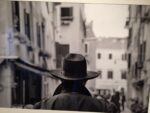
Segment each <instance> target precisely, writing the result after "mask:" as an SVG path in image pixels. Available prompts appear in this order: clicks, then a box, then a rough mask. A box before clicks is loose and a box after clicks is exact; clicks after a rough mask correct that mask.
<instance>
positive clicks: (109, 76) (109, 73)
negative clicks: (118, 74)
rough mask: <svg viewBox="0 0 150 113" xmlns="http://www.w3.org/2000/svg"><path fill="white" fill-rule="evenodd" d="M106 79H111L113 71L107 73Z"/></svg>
mask: <svg viewBox="0 0 150 113" xmlns="http://www.w3.org/2000/svg"><path fill="white" fill-rule="evenodd" d="M107 77H108V79H113V71H108V75H107Z"/></svg>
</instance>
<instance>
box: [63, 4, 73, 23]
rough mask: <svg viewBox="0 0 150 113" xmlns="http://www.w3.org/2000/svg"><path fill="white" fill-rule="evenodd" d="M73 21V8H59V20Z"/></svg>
mask: <svg viewBox="0 0 150 113" xmlns="http://www.w3.org/2000/svg"><path fill="white" fill-rule="evenodd" d="M72 19H73V8H72V7H62V8H61V20H68V21H71V20H72Z"/></svg>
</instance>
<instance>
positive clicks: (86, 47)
mask: <svg viewBox="0 0 150 113" xmlns="http://www.w3.org/2000/svg"><path fill="white" fill-rule="evenodd" d="M87 52H88V45H87V44H85V53H87Z"/></svg>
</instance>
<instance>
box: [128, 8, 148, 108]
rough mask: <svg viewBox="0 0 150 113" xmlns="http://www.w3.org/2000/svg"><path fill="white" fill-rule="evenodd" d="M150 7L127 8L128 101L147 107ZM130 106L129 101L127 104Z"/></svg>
mask: <svg viewBox="0 0 150 113" xmlns="http://www.w3.org/2000/svg"><path fill="white" fill-rule="evenodd" d="M149 17H150V7H149V6H129V18H128V20H127V22H126V27H127V28H128V29H129V37H128V47H127V48H128V92H129V93H128V99H129V100H131V99H138V101H139V103H141V104H142V105H143V107H147V106H148V96H149V94H150V62H149V61H150V60H149V59H150V51H149V46H150V38H149V35H150V32H149V30H150V18H149ZM128 104H129V105H130V104H131V103H130V101H129V103H128Z"/></svg>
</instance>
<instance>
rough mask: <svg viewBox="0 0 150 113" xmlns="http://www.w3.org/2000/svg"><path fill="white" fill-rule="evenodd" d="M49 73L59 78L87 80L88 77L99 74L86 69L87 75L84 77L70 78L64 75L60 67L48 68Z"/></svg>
mask: <svg viewBox="0 0 150 113" xmlns="http://www.w3.org/2000/svg"><path fill="white" fill-rule="evenodd" d="M50 74H51V75H53V76H54V77H56V78H58V79H61V80H88V79H93V78H96V77H98V75H99V73H97V72H93V71H87V76H85V77H78V78H72V77H68V76H65V75H64V73H63V70H60V69H56V70H50Z"/></svg>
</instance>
